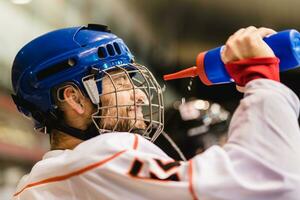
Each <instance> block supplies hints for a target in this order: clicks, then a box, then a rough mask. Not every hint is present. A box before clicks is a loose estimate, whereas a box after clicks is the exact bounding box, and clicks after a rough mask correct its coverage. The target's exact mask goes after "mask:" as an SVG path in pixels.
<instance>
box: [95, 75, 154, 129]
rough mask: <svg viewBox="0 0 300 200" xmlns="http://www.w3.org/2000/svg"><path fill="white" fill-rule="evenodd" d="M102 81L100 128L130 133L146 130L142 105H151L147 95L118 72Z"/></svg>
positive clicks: (128, 78)
mask: <svg viewBox="0 0 300 200" xmlns="http://www.w3.org/2000/svg"><path fill="white" fill-rule="evenodd" d="M109 75H110V76H108V75H106V76H104V78H103V80H102V95H101V97H100V98H101V99H100V100H101V103H102V105H101V107H102V109H101V110H100V111H101V116H102V117H104V118H102V119H101V120H100V127H101V128H102V129H107V130H115V131H129V130H132V129H145V128H146V124H145V121H144V116H143V113H142V106H141V105H142V104H143V105H145V104H149V101H148V98H147V96H146V94H145V93H144V92H143V91H142V90H140V89H137V88H136V86H134V85H133V83H132V80H131V79H130V77H129V76H128V75H127V74H126V73H125V72H124V71H122V70H116V71H113V72H110V73H109Z"/></svg>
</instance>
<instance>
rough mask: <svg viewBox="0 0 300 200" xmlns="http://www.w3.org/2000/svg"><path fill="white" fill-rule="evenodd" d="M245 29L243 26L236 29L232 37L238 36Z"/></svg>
mask: <svg viewBox="0 0 300 200" xmlns="http://www.w3.org/2000/svg"><path fill="white" fill-rule="evenodd" d="M245 30H246V29H245V28H241V29H239V30H238V31H236V32H235V33H234V34H233V35H232V38H236V37H239V36H240V35H241V34H243V33H244V31H245Z"/></svg>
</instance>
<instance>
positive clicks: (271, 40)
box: [164, 29, 300, 85]
mask: <svg viewBox="0 0 300 200" xmlns="http://www.w3.org/2000/svg"><path fill="white" fill-rule="evenodd" d="M264 41H265V42H266V43H267V44H268V45H269V47H270V48H271V49H272V50H273V52H274V54H275V55H276V57H278V58H279V59H280V64H279V68H280V71H286V70H289V69H293V68H296V67H298V66H299V65H300V33H299V32H298V31H296V30H294V29H291V30H285V31H281V32H278V33H276V34H273V35H270V36H268V37H265V38H264ZM221 50H222V47H217V48H215V49H212V50H209V51H206V52H202V53H200V54H199V55H198V56H197V66H194V67H191V68H188V69H185V70H182V71H179V72H177V73H174V74H168V75H165V76H164V80H171V79H178V78H186V77H194V76H199V78H200V79H201V81H202V82H203V83H204V84H206V85H214V84H222V83H230V82H232V79H231V77H230V76H229V74H228V73H227V71H226V68H225V65H224V63H223V62H222V60H221Z"/></svg>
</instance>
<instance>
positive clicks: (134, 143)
mask: <svg viewBox="0 0 300 200" xmlns="http://www.w3.org/2000/svg"><path fill="white" fill-rule="evenodd" d="M138 144H139V138H138V136H137V135H134V142H133V149H134V150H136V149H137V147H138Z"/></svg>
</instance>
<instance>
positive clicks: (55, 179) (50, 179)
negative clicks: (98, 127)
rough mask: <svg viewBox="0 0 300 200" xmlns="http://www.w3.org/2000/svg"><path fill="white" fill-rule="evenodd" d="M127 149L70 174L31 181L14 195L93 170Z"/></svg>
mask: <svg viewBox="0 0 300 200" xmlns="http://www.w3.org/2000/svg"><path fill="white" fill-rule="evenodd" d="M125 151H126V150H123V151H120V152H118V153H115V154H114V155H112V156H110V157H108V158H106V159H104V160H101V161H98V162H96V163H93V164H91V165H88V166H86V167H84V168H81V169H79V170H76V171H74V172H71V173H68V174H65V175H61V176H55V177H51V178H47V179H44V180H41V181H38V182H34V183H30V184H28V185H26V186H25V187H24V188H22V189H21V190H20V191H19V192H17V193H15V194H14V196H17V195H19V194H21V193H22V192H23V191H24V190H25V189H28V188H31V187H34V186H37V185H42V184H46V183H53V182H58V181H63V180H66V179H68V178H71V177H73V176H78V175H80V174H82V173H84V172H87V171H89V170H92V169H94V168H96V167H99V166H101V165H103V164H105V163H107V162H109V161H111V160H112V159H114V158H116V157H118V156H119V155H121V154H122V153H124V152H125Z"/></svg>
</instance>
